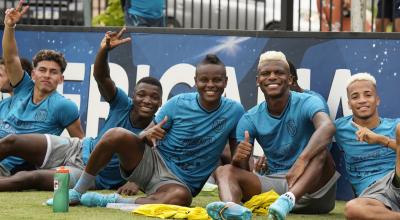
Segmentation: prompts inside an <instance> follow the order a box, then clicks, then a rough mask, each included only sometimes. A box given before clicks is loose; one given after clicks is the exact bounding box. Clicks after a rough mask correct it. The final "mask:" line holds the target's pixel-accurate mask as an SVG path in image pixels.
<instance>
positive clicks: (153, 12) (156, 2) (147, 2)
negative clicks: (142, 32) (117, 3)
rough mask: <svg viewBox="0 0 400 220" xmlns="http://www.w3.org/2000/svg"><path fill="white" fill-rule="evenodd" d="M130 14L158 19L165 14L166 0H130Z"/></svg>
mask: <svg viewBox="0 0 400 220" xmlns="http://www.w3.org/2000/svg"><path fill="white" fill-rule="evenodd" d="M128 1H130V8H129V9H128V12H129V14H133V15H138V16H141V17H145V18H151V19H157V18H161V17H162V16H163V14H164V13H163V10H164V0H128Z"/></svg>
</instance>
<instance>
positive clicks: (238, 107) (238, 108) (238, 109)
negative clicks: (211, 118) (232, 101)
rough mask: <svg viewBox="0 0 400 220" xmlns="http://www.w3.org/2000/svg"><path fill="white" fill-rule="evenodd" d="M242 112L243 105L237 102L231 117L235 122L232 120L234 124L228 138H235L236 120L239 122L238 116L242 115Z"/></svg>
mask: <svg viewBox="0 0 400 220" xmlns="http://www.w3.org/2000/svg"><path fill="white" fill-rule="evenodd" d="M243 114H244V108H243V106H242V105H241V104H239V103H237V104H236V108H235V113H234V115H233V117H232V118H233V119H234V120H235V122H234V123H235V126H234V128H233V129H232V130H231V132H230V133H229V138H231V139H236V140H237V136H236V129H237V125H238V122H239V120H240V118H241V117H242V116H243Z"/></svg>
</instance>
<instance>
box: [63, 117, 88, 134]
mask: <svg viewBox="0 0 400 220" xmlns="http://www.w3.org/2000/svg"><path fill="white" fill-rule="evenodd" d="M67 131H68V134H69V136H71V137H78V138H80V139H82V138H84V137H85V133H84V132H83V129H82V126H81V120H80V119H79V118H78V119H76V121H74V122H73V123H72V124H70V125H69V126H68V127H67Z"/></svg>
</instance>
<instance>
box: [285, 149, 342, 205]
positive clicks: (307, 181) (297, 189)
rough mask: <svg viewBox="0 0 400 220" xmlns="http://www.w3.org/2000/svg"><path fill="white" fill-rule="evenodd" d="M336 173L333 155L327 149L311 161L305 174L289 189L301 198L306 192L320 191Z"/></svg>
mask: <svg viewBox="0 0 400 220" xmlns="http://www.w3.org/2000/svg"><path fill="white" fill-rule="evenodd" d="M334 174H335V165H334V162H333V159H332V156H331V155H330V153H328V152H327V151H325V152H324V153H321V154H320V155H318V156H316V157H314V158H313V159H312V160H311V161H310V163H309V165H308V166H307V168H306V170H305V171H304V173H303V175H302V176H301V177H300V178H299V180H297V182H296V183H295V184H294V185H293V187H292V188H291V189H289V191H290V192H292V193H293V194H294V195H295V197H296V198H301V197H302V196H303V195H304V194H305V193H313V192H316V191H318V190H319V189H320V188H322V187H323V186H324V185H325V184H326V183H327V182H328V181H329V180H330V179H331V178H332V176H333V175H334Z"/></svg>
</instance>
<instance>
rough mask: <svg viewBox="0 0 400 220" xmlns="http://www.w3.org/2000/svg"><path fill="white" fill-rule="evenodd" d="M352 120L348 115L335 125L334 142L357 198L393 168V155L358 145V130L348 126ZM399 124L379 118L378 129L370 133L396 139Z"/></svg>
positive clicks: (377, 147)
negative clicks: (342, 153) (342, 156)
mask: <svg viewBox="0 0 400 220" xmlns="http://www.w3.org/2000/svg"><path fill="white" fill-rule="evenodd" d="M352 120H353V117H352V115H350V116H346V117H342V118H339V119H337V120H336V121H335V125H336V134H335V139H336V143H337V145H338V147H339V148H340V150H342V151H343V152H344V161H345V164H346V171H347V174H348V178H349V182H350V184H351V185H352V187H353V189H354V191H355V194H356V195H357V196H359V195H360V194H361V192H362V191H364V190H365V189H366V188H367V187H368V186H370V185H371V184H373V183H374V182H376V181H377V180H379V179H381V178H382V177H383V176H385V175H386V174H387V173H388V172H390V171H392V170H393V169H394V168H395V164H396V152H395V151H393V150H392V149H390V148H388V147H386V146H382V145H378V144H368V143H366V142H359V141H357V137H356V134H355V133H356V131H357V130H358V129H357V128H356V127H355V126H354V125H353V124H352V123H351V122H352ZM398 123H400V119H388V118H380V124H379V125H378V127H376V128H374V129H371V131H373V132H375V133H377V134H380V135H384V136H387V137H390V138H391V139H396V125H397V124H398Z"/></svg>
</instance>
